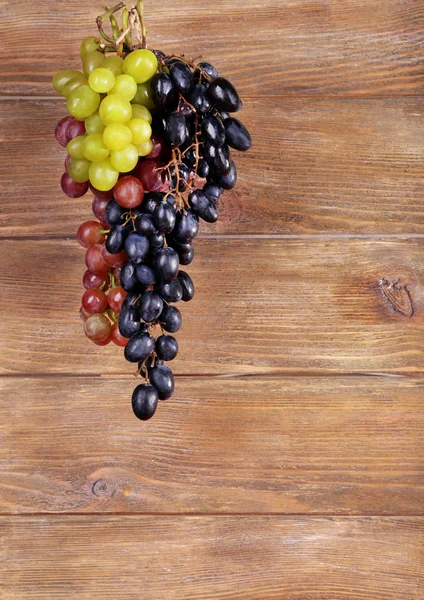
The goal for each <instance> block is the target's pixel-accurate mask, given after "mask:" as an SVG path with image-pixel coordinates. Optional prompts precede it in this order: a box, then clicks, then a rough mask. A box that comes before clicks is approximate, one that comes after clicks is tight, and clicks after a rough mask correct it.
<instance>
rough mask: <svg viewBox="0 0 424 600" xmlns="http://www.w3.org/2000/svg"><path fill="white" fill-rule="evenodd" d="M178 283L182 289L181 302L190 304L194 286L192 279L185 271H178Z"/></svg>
mask: <svg viewBox="0 0 424 600" xmlns="http://www.w3.org/2000/svg"><path fill="white" fill-rule="evenodd" d="M178 281H179V282H180V283H181V287H182V288H183V297H182V300H183V302H190V300H192V299H193V298H194V284H193V280H192V278H191V277H190V275H189V274H188V273H186V272H185V271H179V272H178Z"/></svg>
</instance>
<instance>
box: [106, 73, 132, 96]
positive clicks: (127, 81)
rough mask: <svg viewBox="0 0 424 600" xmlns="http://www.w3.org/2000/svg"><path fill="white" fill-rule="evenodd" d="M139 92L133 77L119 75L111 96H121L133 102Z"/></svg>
mask: <svg viewBox="0 0 424 600" xmlns="http://www.w3.org/2000/svg"><path fill="white" fill-rule="evenodd" d="M136 92H137V84H136V82H135V81H134V79H133V78H132V77H131V75H118V76H117V78H116V80H115V85H114V86H113V88H112V89H111V90H110V92H109V93H110V94H120V95H121V96H123V97H124V98H126V99H127V100H130V101H131V100H132V99H133V98H134V96H135V95H136Z"/></svg>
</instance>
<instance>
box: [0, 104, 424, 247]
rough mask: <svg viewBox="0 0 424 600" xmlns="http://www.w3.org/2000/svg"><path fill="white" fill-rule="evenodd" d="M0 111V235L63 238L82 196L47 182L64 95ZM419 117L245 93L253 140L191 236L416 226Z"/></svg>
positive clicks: (423, 217)
mask: <svg viewBox="0 0 424 600" xmlns="http://www.w3.org/2000/svg"><path fill="white" fill-rule="evenodd" d="M0 110H2V112H3V113H4V120H3V122H2V128H3V137H2V141H0V162H1V164H2V167H3V168H2V172H1V173H0V185H1V186H2V189H3V193H4V201H3V202H2V204H1V205H0V227H1V228H2V230H3V232H4V235H13V236H25V235H28V234H30V235H43V234H49V235H75V232H76V230H77V228H78V226H79V224H80V223H81V220H82V219H84V218H90V216H92V215H91V206H90V198H91V195H90V196H86V197H84V198H81V199H79V200H70V199H69V198H66V197H64V196H63V194H62V192H61V190H60V188H59V180H60V176H61V174H62V172H63V160H64V157H65V155H66V152H65V150H64V149H63V148H60V147H59V146H55V142H54V139H53V137H52V135H53V134H52V132H53V130H54V127H55V124H56V122H57V121H58V120H59V118H61V117H62V116H63V115H64V114H65V111H66V108H65V104H64V101H63V100H61V99H59V98H58V99H54V100H53V99H48V100H32V99H26V100H22V99H21V100H6V99H3V101H2V102H1V104H0ZM423 117H424V101H423V99H421V98H409V99H389V98H385V99H382V98H379V99H371V100H366V99H363V100H360V101H358V100H352V99H344V100H338V99H334V98H327V99H323V100H322V99H320V100H317V99H310V98H309V99H293V98H269V99H265V100H264V99H250V98H249V99H247V100H246V102H245V108H244V110H243V112H242V118H243V120H244V121H245V122H246V124H248V126H249V128H250V129H251V131H252V135H253V139H254V147H253V149H252V151H251V152H249V153H248V154H243V153H237V165H238V169H239V174H240V180H239V184H238V185H237V187H236V188H235V190H234V191H232V192H231V193H227V194H224V196H223V200H222V208H221V218H220V220H219V221H218V223H217V224H216V225H206V224H205V225H204V226H203V232H204V233H205V234H209V233H219V234H236V233H237V234H270V233H271V234H272V233H283V234H292V233H294V234H310V233H329V232H331V233H361V234H370V233H378V234H382V233H389V234H392V233H396V234H399V233H420V234H423V233H424V203H423V194H422V190H423V188H424V162H423V156H424V118H423ZM23 148H24V149H25V152H26V155H27V157H28V160H29V161H30V164H31V171H30V173H28V165H27V161H23V160H22V151H23ZM52 148H54V149H55V151H54V152H53V151H52ZM34 181H36V182H37V185H36V186H34ZM25 203H30V205H31V210H30V211H26V212H24V213H22V210H21V206H22V204H25Z"/></svg>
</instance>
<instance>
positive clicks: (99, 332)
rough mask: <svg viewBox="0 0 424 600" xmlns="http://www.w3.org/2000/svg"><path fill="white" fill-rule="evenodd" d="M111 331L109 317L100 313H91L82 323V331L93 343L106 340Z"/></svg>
mask: <svg viewBox="0 0 424 600" xmlns="http://www.w3.org/2000/svg"><path fill="white" fill-rule="evenodd" d="M111 331H112V325H111V324H110V321H109V319H108V318H107V317H105V316H104V315H101V314H96V315H91V317H88V319H87V320H86V321H85V323H84V333H85V335H86V336H87V337H88V338H89V339H90V340H92V341H93V342H94V343H99V342H100V343H102V342H106V340H107V339H109V337H110V334H111Z"/></svg>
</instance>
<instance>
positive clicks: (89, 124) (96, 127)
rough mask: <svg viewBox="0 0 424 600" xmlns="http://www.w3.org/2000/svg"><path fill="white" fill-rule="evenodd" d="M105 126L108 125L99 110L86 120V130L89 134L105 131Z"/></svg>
mask: <svg viewBox="0 0 424 600" xmlns="http://www.w3.org/2000/svg"><path fill="white" fill-rule="evenodd" d="M105 127H106V125H105V124H104V123H103V121H102V118H101V116H100V114H99V111H98V110H96V112H94V113H93V114H92V115H90V116H89V117H87V118H86V120H85V130H86V132H87V133H88V134H89V135H90V134H92V133H103V132H104V130H105Z"/></svg>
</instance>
